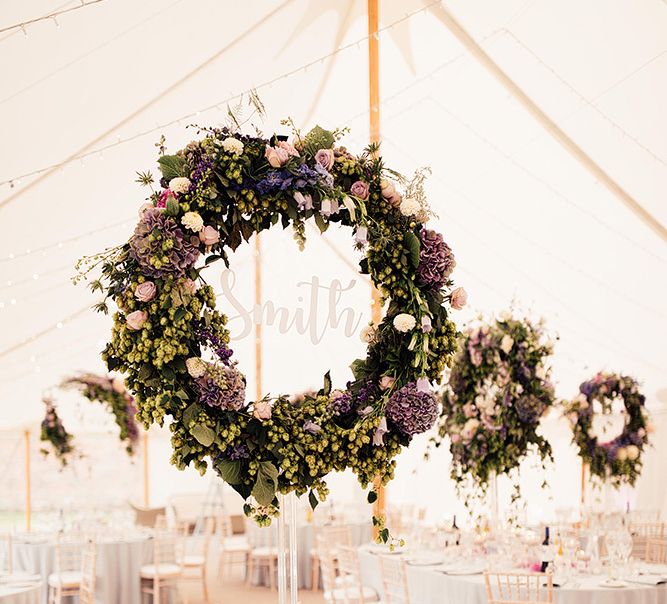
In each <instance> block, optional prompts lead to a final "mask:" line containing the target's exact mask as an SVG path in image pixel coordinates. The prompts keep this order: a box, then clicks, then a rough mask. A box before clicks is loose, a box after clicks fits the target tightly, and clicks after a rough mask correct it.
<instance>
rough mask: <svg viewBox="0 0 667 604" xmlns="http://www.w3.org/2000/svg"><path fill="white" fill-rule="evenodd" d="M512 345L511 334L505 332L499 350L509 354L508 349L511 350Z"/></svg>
mask: <svg viewBox="0 0 667 604" xmlns="http://www.w3.org/2000/svg"><path fill="white" fill-rule="evenodd" d="M512 346H514V340H513V339H512V336H510V335H508V334H505V335H504V336H503V339H502V341H501V342H500V348H501V350H502V351H503V352H504V353H505V354H509V352H510V350H512Z"/></svg>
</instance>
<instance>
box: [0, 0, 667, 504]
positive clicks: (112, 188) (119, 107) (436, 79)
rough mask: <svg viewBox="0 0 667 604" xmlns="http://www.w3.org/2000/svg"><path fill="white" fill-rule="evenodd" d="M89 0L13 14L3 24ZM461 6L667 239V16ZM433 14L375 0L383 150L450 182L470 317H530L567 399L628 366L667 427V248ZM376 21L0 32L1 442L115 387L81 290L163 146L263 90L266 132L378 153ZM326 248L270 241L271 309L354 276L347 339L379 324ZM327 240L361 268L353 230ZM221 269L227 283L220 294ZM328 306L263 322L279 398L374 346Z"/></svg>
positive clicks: (446, 212)
mask: <svg viewBox="0 0 667 604" xmlns="http://www.w3.org/2000/svg"><path fill="white" fill-rule="evenodd" d="M76 4H77V2H74V1H72V2H60V3H58V2H54V1H46V0H35V1H33V2H30V3H25V2H20V1H19V0H8V1H7V2H5V3H4V5H3V10H2V14H1V15H0V29H2V28H3V27H9V26H12V25H14V24H18V23H21V22H25V21H28V20H30V19H33V18H35V17H39V16H41V15H46V14H49V13H52V12H53V11H56V10H60V9H63V8H71V7H73V6H75V5H76ZM444 4H445V5H446V6H447V8H448V10H450V11H451V12H452V13H453V14H454V15H455V16H456V18H457V19H458V20H459V21H460V23H461V24H462V25H463V26H464V27H465V28H466V29H467V30H468V31H469V32H470V34H471V35H472V36H473V38H474V39H475V40H476V41H477V42H478V43H479V44H480V45H481V46H482V47H483V48H484V50H485V51H486V52H487V53H488V54H489V56H490V57H491V58H492V59H493V60H494V61H495V62H496V63H497V64H498V65H499V66H500V67H501V68H502V69H503V70H504V71H505V72H506V73H507V74H508V75H509V76H510V77H511V78H512V80H513V81H514V82H515V83H516V84H517V85H518V86H519V87H520V88H521V89H523V90H524V91H525V92H526V93H527V94H528V95H529V96H530V97H531V98H533V99H534V101H535V102H536V103H537V105H539V106H540V107H541V108H542V109H543V110H544V112H545V113H546V114H548V115H549V116H550V117H551V119H553V120H554V121H555V123H557V124H558V125H559V127H560V128H562V129H563V130H564V131H565V132H566V133H567V134H568V135H569V136H570V137H571V138H572V139H573V140H574V141H576V143H577V144H578V145H579V146H580V147H581V148H582V149H583V150H585V152H586V153H587V154H588V155H589V156H590V157H591V158H592V159H593V160H594V161H595V162H596V163H597V164H598V165H599V166H601V167H602V168H603V169H604V170H605V171H606V172H607V173H609V174H610V175H611V176H612V177H613V178H614V179H615V181H616V182H617V183H618V184H619V185H621V186H622V187H623V188H624V189H625V190H626V191H627V192H628V193H629V194H630V195H631V196H632V197H633V198H634V199H636V200H637V201H638V202H639V204H641V206H642V207H643V208H644V209H645V210H646V211H647V212H649V213H650V214H651V215H652V216H654V217H655V218H656V219H657V220H658V221H659V222H661V223H662V224H663V225H664V224H667V205H666V204H665V192H666V191H667V136H665V135H666V134H667V116H666V114H665V111H664V108H665V107H666V106H667V78H666V77H665V76H666V75H667V36H666V35H665V34H666V33H667V4H666V3H665V2H664V1H663V0H638V1H635V2H629V1H627V0H626V1H623V0H613V1H609V0H589V1H588V2H584V3H582V2H576V1H574V0H563V1H560V2H553V1H548V0H505V1H503V2H491V1H490V0H487V1H484V0H473V1H470V0H467V1H463V0H448V1H447V2H445V3H444ZM439 7H440V3H438V2H432V1H430V0H406V1H404V2H390V1H389V0H384V1H382V2H381V3H380V21H381V22H380V25H381V28H382V32H381V34H380V49H381V97H382V101H383V102H382V108H381V118H382V125H381V130H382V138H383V144H382V151H383V155H384V156H385V159H386V162H387V164H388V165H390V166H392V167H394V168H396V169H398V170H400V171H402V172H404V173H410V172H411V171H413V170H414V169H416V168H418V167H420V166H430V167H431V169H432V171H433V174H432V178H431V179H430V181H429V192H430V197H431V205H432V208H433V210H434V211H435V212H436V213H437V214H438V216H439V218H438V219H437V220H436V221H435V222H436V224H435V225H434V228H437V229H438V230H440V231H441V232H443V233H444V234H445V238H446V240H447V241H448V243H449V244H450V245H451V247H452V248H453V249H454V252H455V254H456V257H457V262H458V266H457V269H456V271H455V274H454V278H455V280H456V282H457V284H458V285H463V286H464V287H465V288H466V289H467V290H468V292H469V294H470V302H471V305H470V308H469V309H468V310H466V311H463V312H461V313H460V314H459V315H458V317H457V318H458V319H459V323H460V324H463V323H464V322H465V321H466V320H469V319H471V318H472V317H474V316H475V314H476V313H477V312H478V311H482V312H484V313H486V314H489V313H494V312H498V311H499V310H501V309H503V308H506V307H507V306H508V305H509V304H510V303H511V302H512V300H516V303H517V305H518V306H519V307H521V308H523V309H527V310H529V311H530V312H531V313H532V314H533V315H535V316H544V317H545V319H546V321H547V324H548V326H549V328H550V329H551V330H552V331H553V333H554V334H558V335H559V337H560V340H559V342H558V345H557V349H556V355H555V358H554V362H553V365H554V376H555V378H556V380H557V392H558V394H559V396H562V397H569V396H571V395H572V394H573V393H574V392H575V391H576V387H577V385H578V384H579V383H580V382H581V381H582V380H584V379H586V378H588V377H589V376H590V375H592V374H593V373H594V372H595V371H597V370H599V369H608V370H616V371H622V372H624V373H628V374H631V375H634V376H636V377H637V378H638V379H639V380H640V381H641V382H642V383H643V386H644V389H645V392H646V394H647V397H648V406H649V408H650V409H654V410H655V411H656V412H657V413H658V414H659V413H660V411H659V409H658V408H659V407H660V403H659V401H658V399H657V396H656V393H657V391H658V390H659V389H661V388H664V387H665V369H667V359H666V356H665V352H664V342H665V341H666V340H667V307H666V306H665V303H664V300H665V296H666V294H667V279H666V276H667V244H666V242H665V241H663V240H661V239H660V238H659V237H658V236H657V235H656V233H655V231H653V230H651V229H650V228H649V227H648V226H647V225H646V224H645V223H644V222H643V221H642V220H640V219H639V218H638V217H637V215H636V214H635V213H633V212H632V211H630V210H629V209H628V207H627V206H625V205H623V204H622V203H621V202H620V201H619V199H618V198H617V197H616V196H614V195H613V194H612V193H610V191H609V190H608V189H607V188H605V187H603V186H601V184H600V183H598V182H596V180H595V179H594V178H593V177H592V176H591V175H590V173H589V172H588V171H586V170H585V169H584V168H583V167H582V165H581V164H580V163H579V162H578V161H576V160H575V159H574V158H573V157H572V156H571V155H570V154H568V153H567V152H566V151H565V150H564V149H563V147H562V146H560V145H559V144H558V143H557V142H555V141H554V140H553V138H552V137H551V136H550V135H549V134H548V133H547V132H546V131H545V130H544V128H543V127H542V126H541V125H540V124H539V123H538V122H537V121H536V120H535V119H534V117H533V116H531V115H530V114H529V113H528V112H527V111H526V110H525V108H524V107H523V106H522V105H520V104H519V103H518V102H517V101H516V99H515V98H514V97H513V96H511V95H510V94H508V92H507V90H506V89H505V88H504V87H503V86H501V85H500V84H499V83H498V81H497V80H495V79H494V78H493V77H491V76H490V74H489V73H488V71H487V70H485V69H484V68H483V67H482V66H480V65H479V63H478V62H477V61H476V60H475V59H474V58H473V57H471V56H470V54H469V53H467V52H466V50H465V49H464V48H463V47H462V46H461V45H460V43H459V42H458V41H457V40H456V39H455V38H454V37H453V36H452V35H451V34H450V33H449V31H448V30H447V29H446V27H445V25H444V24H443V20H442V14H441V13H440V12H439ZM422 9H423V10H422ZM365 10H366V2H364V1H363V0H344V1H339V0H322V1H318V2H307V1H306V0H285V1H283V2H263V3H247V2H246V3H240V2H235V3H220V2H214V1H212V0H201V1H199V2H186V1H185V0H175V1H171V2H159V1H157V0H146V1H145V2H141V3H136V2H130V1H129V0H102V1H100V2H96V3H91V5H90V6H84V7H81V8H79V9H76V10H72V11H71V12H68V13H65V14H63V15H61V16H60V17H58V18H57V23H58V25H59V27H57V26H56V22H55V21H54V20H53V19H46V20H42V21H38V22H36V23H34V24H29V25H27V26H26V27H25V28H15V29H9V30H7V31H4V32H3V33H0V55H2V56H3V57H4V60H3V61H2V62H0V70H1V75H2V82H3V86H2V87H1V88H0V129H1V131H2V134H3V137H2V138H3V145H2V150H1V151H0V157H1V161H0V182H4V183H5V184H3V185H2V186H0V224H1V225H2V227H1V228H2V238H1V240H0V272H1V277H2V278H1V279H0V329H1V333H2V337H1V338H0V342H1V344H0V401H2V409H3V412H2V416H1V420H0V423H1V424H4V425H5V426H15V425H21V424H25V423H33V422H35V421H37V420H38V419H39V418H40V416H41V413H42V411H43V409H42V404H41V394H42V392H43V391H44V390H45V389H47V388H49V387H51V386H53V385H54V384H56V383H57V382H58V381H59V380H60V379H61V378H62V377H63V376H64V375H66V374H68V373H71V372H73V371H76V370H78V369H87V370H88V369H89V370H94V371H102V370H103V365H102V362H101V360H100V359H99V355H98V354H97V353H98V352H99V350H100V349H101V348H102V346H103V344H104V342H105V341H106V338H107V336H108V330H109V320H108V319H107V318H104V317H103V316H101V315H96V314H95V313H93V312H92V311H88V310H86V308H87V307H88V306H90V305H91V304H92V303H93V302H95V301H96V300H95V297H94V296H91V294H90V292H89V291H87V290H86V289H85V287H82V286H79V287H73V286H72V285H71V284H70V283H69V277H71V276H72V274H73V272H74V270H73V263H74V261H75V260H76V259H77V258H78V257H80V256H82V255H84V254H88V253H94V252H96V251H100V250H101V249H103V248H104V247H106V246H110V245H115V244H118V243H121V242H123V241H124V240H125V239H126V238H127V236H128V234H129V233H130V232H131V229H132V227H133V224H134V222H135V219H136V211H137V209H138V207H139V205H140V204H141V203H142V202H143V199H144V197H145V192H144V191H143V190H141V189H140V187H139V186H138V185H137V184H136V183H135V182H134V178H135V175H134V173H135V171H137V170H148V169H151V170H153V172H155V171H156V165H155V159H156V157H157V149H156V148H155V146H154V143H155V142H156V141H158V139H159V137H160V135H161V134H164V135H165V136H166V144H167V146H168V149H169V150H171V151H174V150H176V149H178V148H180V147H182V146H183V145H184V144H185V143H187V142H188V140H190V139H192V138H194V137H195V136H196V132H195V131H194V130H193V129H186V128H185V126H186V125H187V124H189V123H197V124H201V125H217V124H218V123H220V122H221V121H222V120H224V118H225V113H226V107H227V103H228V102H230V103H231V104H233V103H234V102H235V101H234V98H235V97H236V95H238V94H239V93H241V92H243V91H247V90H250V89H252V88H256V89H257V90H258V93H259V94H260V96H261V98H262V100H263V102H264V104H265V105H266V107H267V110H268V117H267V120H266V121H265V123H264V124H260V127H261V128H262V129H263V130H264V132H269V131H276V130H277V131H285V128H284V127H283V126H281V125H280V119H281V118H284V117H288V116H291V117H292V118H294V121H295V123H296V124H297V125H298V126H299V127H301V128H303V129H308V128H310V127H311V126H313V125H314V124H316V123H320V124H322V125H323V126H329V127H336V126H349V127H350V128H351V134H350V136H349V137H348V138H347V141H346V144H347V145H348V146H349V147H350V148H351V149H353V150H360V149H361V148H362V147H363V145H365V143H366V141H367V132H368V125H367V124H368V111H367V109H368V100H367V99H368V83H367V71H368V67H367V54H366V40H365V38H366V19H365ZM26 34H27V35H26ZM71 158H74V159H71ZM70 159H71V160H70ZM51 166H56V167H54V168H51ZM9 181H11V184H9ZM310 239H311V240H310V241H309V244H308V245H307V248H306V252H305V253H303V254H299V252H298V251H297V250H296V246H295V245H294V244H293V242H292V240H291V235H290V234H289V233H282V232H279V231H275V232H271V233H270V234H269V235H268V236H267V237H266V238H265V240H264V241H263V245H264V247H265V250H268V251H267V253H265V254H264V267H265V270H264V275H265V283H264V292H265V295H266V297H267V299H270V300H271V301H272V302H273V303H274V304H276V305H277V306H284V307H285V308H287V309H288V312H289V313H291V316H292V315H294V313H295V312H296V310H297V309H299V308H301V309H306V310H305V311H304V312H306V311H307V310H308V309H309V308H311V306H310V303H309V299H308V296H309V295H310V292H311V291H312V287H310V286H307V285H303V284H301V285H300V283H302V282H306V283H311V285H312V281H311V279H312V276H313V275H316V276H317V277H318V278H319V281H320V284H324V285H326V286H329V285H330V283H331V281H332V280H333V279H338V280H340V281H341V283H342V285H343V286H344V287H346V286H347V285H348V284H349V282H350V280H351V279H355V280H356V283H355V284H354V285H352V286H351V287H350V288H349V289H348V290H347V291H345V292H343V293H341V296H340V301H339V306H338V311H341V310H342V309H343V308H348V307H349V308H351V309H353V310H354V312H355V313H356V314H355V316H354V321H353V324H355V325H357V324H358V322H359V321H361V324H363V323H364V322H365V321H366V320H367V319H368V317H369V314H370V313H369V311H368V299H369V297H368V288H367V286H366V285H365V283H364V281H363V280H362V279H361V278H360V277H359V276H356V275H354V274H353V273H352V272H351V271H350V268H349V267H348V266H346V264H345V263H343V262H341V259H340V258H339V257H338V256H337V255H336V254H334V253H333V252H332V250H331V248H330V247H329V246H328V245H327V244H326V243H325V242H323V241H322V240H320V239H319V238H318V237H317V236H316V235H314V234H311V237H310ZM326 239H327V242H329V243H330V244H334V245H336V246H337V248H339V249H340V250H341V251H342V253H343V254H344V255H345V256H347V257H348V258H349V261H350V262H352V263H356V260H357V253H356V252H353V251H352V246H351V244H350V240H349V233H344V232H340V233H331V234H327V237H326ZM28 250H30V252H28ZM251 261H252V255H251V250H250V246H246V247H245V248H243V249H242V250H240V251H239V252H238V254H236V255H235V256H234V259H233V268H235V269H236V285H235V288H234V295H235V297H236V298H238V299H239V300H240V301H241V303H242V304H243V305H244V306H245V307H246V308H249V307H250V306H251V305H252V289H251V279H250V278H249V276H250V275H251V274H252V273H251V270H252V263H251ZM218 274H219V273H212V274H211V277H210V278H211V281H212V282H214V283H216V284H217V283H219V276H218ZM216 287H217V289H218V290H220V289H221V286H220V285H216ZM325 296H328V293H326V292H325V291H324V290H320V298H319V306H318V308H320V313H319V316H318V317H317V319H316V320H315V319H313V321H314V322H315V325H316V328H317V329H318V330H319V331H318V333H323V335H322V337H321V341H319V342H317V343H313V341H312V339H311V338H309V337H308V335H309V334H308V333H306V334H300V333H298V332H297V331H296V330H295V329H290V330H288V331H287V333H284V334H282V333H280V326H279V325H278V324H277V323H276V324H273V325H267V326H265V328H264V334H265V346H264V355H265V356H264V366H265V375H264V386H265V390H266V391H270V392H273V393H275V392H277V391H288V392H289V391H298V390H300V389H304V388H307V387H317V386H319V384H320V383H321V375H322V374H323V373H324V372H325V371H326V370H327V369H329V368H331V369H332V371H333V375H334V376H335V378H336V380H337V382H338V383H344V381H345V380H346V379H347V378H348V377H349V372H348V369H347V365H348V364H349V362H350V361H351V360H352V359H353V358H355V357H356V356H358V355H359V354H361V352H362V350H363V348H362V345H361V344H360V343H359V342H358V339H357V337H356V334H355V333H350V331H353V330H350V331H348V332H346V331H345V329H344V326H345V321H342V322H341V324H340V325H339V326H338V328H334V327H332V326H331V325H328V326H325V320H326V316H327V315H326V310H327V308H328V299H325ZM300 297H301V298H302V300H300ZM220 303H221V307H222V308H223V309H225V308H227V309H229V310H230V314H231V315H234V314H236V310H235V309H233V308H229V306H225V304H227V305H229V302H228V301H227V302H225V300H223V299H220ZM306 307H307V308H306ZM345 316H351V315H349V313H348V315H345ZM324 327H326V329H325V328H324ZM232 328H233V333H234V335H235V336H236V341H235V350H236V352H237V354H238V358H239V359H240V362H241V366H242V368H243V369H244V371H245V372H246V374H247V377H248V381H249V383H252V381H253V378H254V376H253V368H254V363H253V358H252V354H253V349H254V342H253V341H252V334H251V333H250V331H249V330H247V329H244V319H242V318H239V319H236V320H234V321H233V322H232ZM234 330H235V331H234ZM246 332H247V333H246ZM279 334H280V337H278V336H279ZM316 339H317V338H316ZM660 496H661V493H655V494H654V495H653V496H652V500H653V501H655V500H656V498H659V497H660Z"/></svg>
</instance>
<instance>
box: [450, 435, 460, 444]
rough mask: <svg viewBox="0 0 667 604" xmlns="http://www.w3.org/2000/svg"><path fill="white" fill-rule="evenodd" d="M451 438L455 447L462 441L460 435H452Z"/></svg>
mask: <svg viewBox="0 0 667 604" xmlns="http://www.w3.org/2000/svg"><path fill="white" fill-rule="evenodd" d="M449 438H450V440H451V441H452V444H454V445H455V444H456V443H457V442H459V441H460V440H461V435H460V434H451V435H450V437H449Z"/></svg>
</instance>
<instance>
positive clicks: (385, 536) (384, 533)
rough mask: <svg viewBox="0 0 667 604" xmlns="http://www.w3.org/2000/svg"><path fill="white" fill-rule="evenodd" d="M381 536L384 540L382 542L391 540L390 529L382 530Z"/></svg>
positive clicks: (381, 539)
mask: <svg viewBox="0 0 667 604" xmlns="http://www.w3.org/2000/svg"><path fill="white" fill-rule="evenodd" d="M379 537H380V541H382V543H387V541H389V529H388V528H384V529H382V530H381V531H380V535H379Z"/></svg>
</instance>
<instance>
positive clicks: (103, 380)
mask: <svg viewBox="0 0 667 604" xmlns="http://www.w3.org/2000/svg"><path fill="white" fill-rule="evenodd" d="M61 387H63V388H76V389H77V390H79V391H81V393H82V394H83V396H85V397H86V398H87V399H88V400H89V401H91V402H93V403H95V402H99V403H103V404H105V405H106V407H107V409H108V410H109V411H110V412H111V414H112V415H113V416H114V420H115V421H116V425H117V426H118V428H119V429H120V434H119V438H120V440H121V442H124V443H125V450H126V451H127V453H128V455H134V453H135V451H136V446H137V441H138V440H139V426H138V424H137V422H136V421H135V415H136V413H137V409H136V407H135V405H134V397H133V396H132V395H131V394H130V393H129V392H128V391H127V389H126V388H125V384H124V382H123V380H122V379H121V378H120V377H117V376H115V377H114V376H111V375H95V374H93V373H82V374H81V375H77V376H74V377H71V378H67V379H66V380H64V381H63V382H62V383H61Z"/></svg>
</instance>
